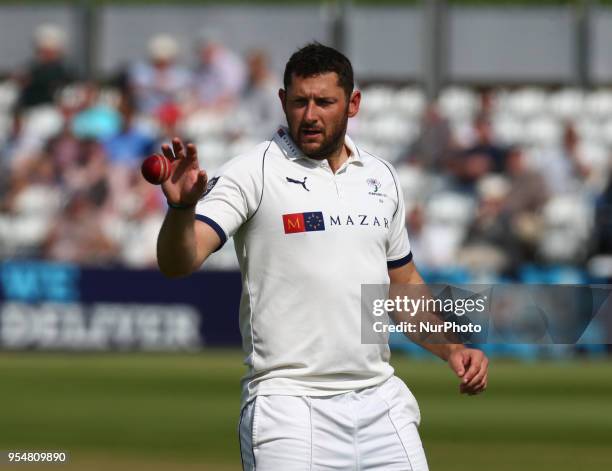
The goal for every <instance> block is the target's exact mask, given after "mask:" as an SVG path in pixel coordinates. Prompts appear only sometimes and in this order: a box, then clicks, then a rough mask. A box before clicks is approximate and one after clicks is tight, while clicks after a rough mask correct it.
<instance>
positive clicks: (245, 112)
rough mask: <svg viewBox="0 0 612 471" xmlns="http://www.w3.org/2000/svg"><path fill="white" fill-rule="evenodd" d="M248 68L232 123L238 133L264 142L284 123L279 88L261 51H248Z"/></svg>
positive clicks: (266, 58) (278, 82) (264, 54)
mask: <svg viewBox="0 0 612 471" xmlns="http://www.w3.org/2000/svg"><path fill="white" fill-rule="evenodd" d="M247 64H248V82H247V85H246V88H245V90H244V93H243V95H242V97H241V99H240V105H239V108H238V110H237V111H236V113H235V114H236V116H237V119H236V120H235V121H234V122H235V123H237V125H236V127H237V130H238V131H240V132H241V133H243V134H246V135H248V136H250V137H253V138H254V139H265V138H268V137H269V136H270V135H272V133H273V132H274V131H275V130H276V128H277V127H278V125H279V124H282V123H283V122H284V119H285V117H284V115H283V112H282V108H281V105H280V100H279V98H278V90H279V88H280V87H281V84H280V81H279V80H277V79H276V78H275V76H274V74H272V72H271V71H270V69H269V68H268V57H267V55H266V53H265V52H264V51H261V50H255V51H251V52H250V53H249V55H248V56H247Z"/></svg>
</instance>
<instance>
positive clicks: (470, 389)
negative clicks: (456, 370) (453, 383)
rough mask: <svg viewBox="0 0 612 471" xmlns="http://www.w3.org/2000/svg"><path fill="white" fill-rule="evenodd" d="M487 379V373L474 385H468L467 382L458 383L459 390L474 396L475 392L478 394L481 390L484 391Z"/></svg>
mask: <svg viewBox="0 0 612 471" xmlns="http://www.w3.org/2000/svg"><path fill="white" fill-rule="evenodd" d="M488 383H489V380H488V375H487V374H485V375H484V377H483V379H482V380H481V381H480V382H479V383H478V384H476V385H474V386H468V385H467V384H461V385H459V391H460V392H461V393H462V394H467V395H469V396H474V395H476V394H480V393H482V392H484V391H485V390H486V389H487V386H488Z"/></svg>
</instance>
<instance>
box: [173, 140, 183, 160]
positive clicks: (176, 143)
mask: <svg viewBox="0 0 612 471" xmlns="http://www.w3.org/2000/svg"><path fill="white" fill-rule="evenodd" d="M172 150H173V151H174V156H175V157H176V158H177V159H184V158H185V148H184V147H183V143H182V142H181V140H180V139H179V138H178V137H175V138H174V139H172Z"/></svg>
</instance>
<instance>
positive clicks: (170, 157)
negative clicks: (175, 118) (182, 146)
mask: <svg viewBox="0 0 612 471" xmlns="http://www.w3.org/2000/svg"><path fill="white" fill-rule="evenodd" d="M161 151H162V154H164V157H166V158H167V159H168V160H170V161H171V162H172V161H173V160H174V153H173V152H172V149H171V148H170V146H169V145H168V144H162V145H161Z"/></svg>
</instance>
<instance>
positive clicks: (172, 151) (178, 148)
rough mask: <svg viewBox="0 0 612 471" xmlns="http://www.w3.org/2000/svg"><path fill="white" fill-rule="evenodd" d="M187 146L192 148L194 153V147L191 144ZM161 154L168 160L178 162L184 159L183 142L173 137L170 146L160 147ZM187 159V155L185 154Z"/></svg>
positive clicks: (163, 145)
mask: <svg viewBox="0 0 612 471" xmlns="http://www.w3.org/2000/svg"><path fill="white" fill-rule="evenodd" d="M189 146H192V147H193V152H195V146H194V145H193V144H189V145H188V146H187V147H188V148H189ZM161 150H162V153H163V154H164V156H165V157H166V158H168V159H170V160H179V159H183V158H185V147H184V146H183V142H182V141H181V140H180V139H179V138H178V137H174V138H173V139H172V142H171V145H169V144H162V146H161ZM187 157H189V153H188V154H187Z"/></svg>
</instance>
